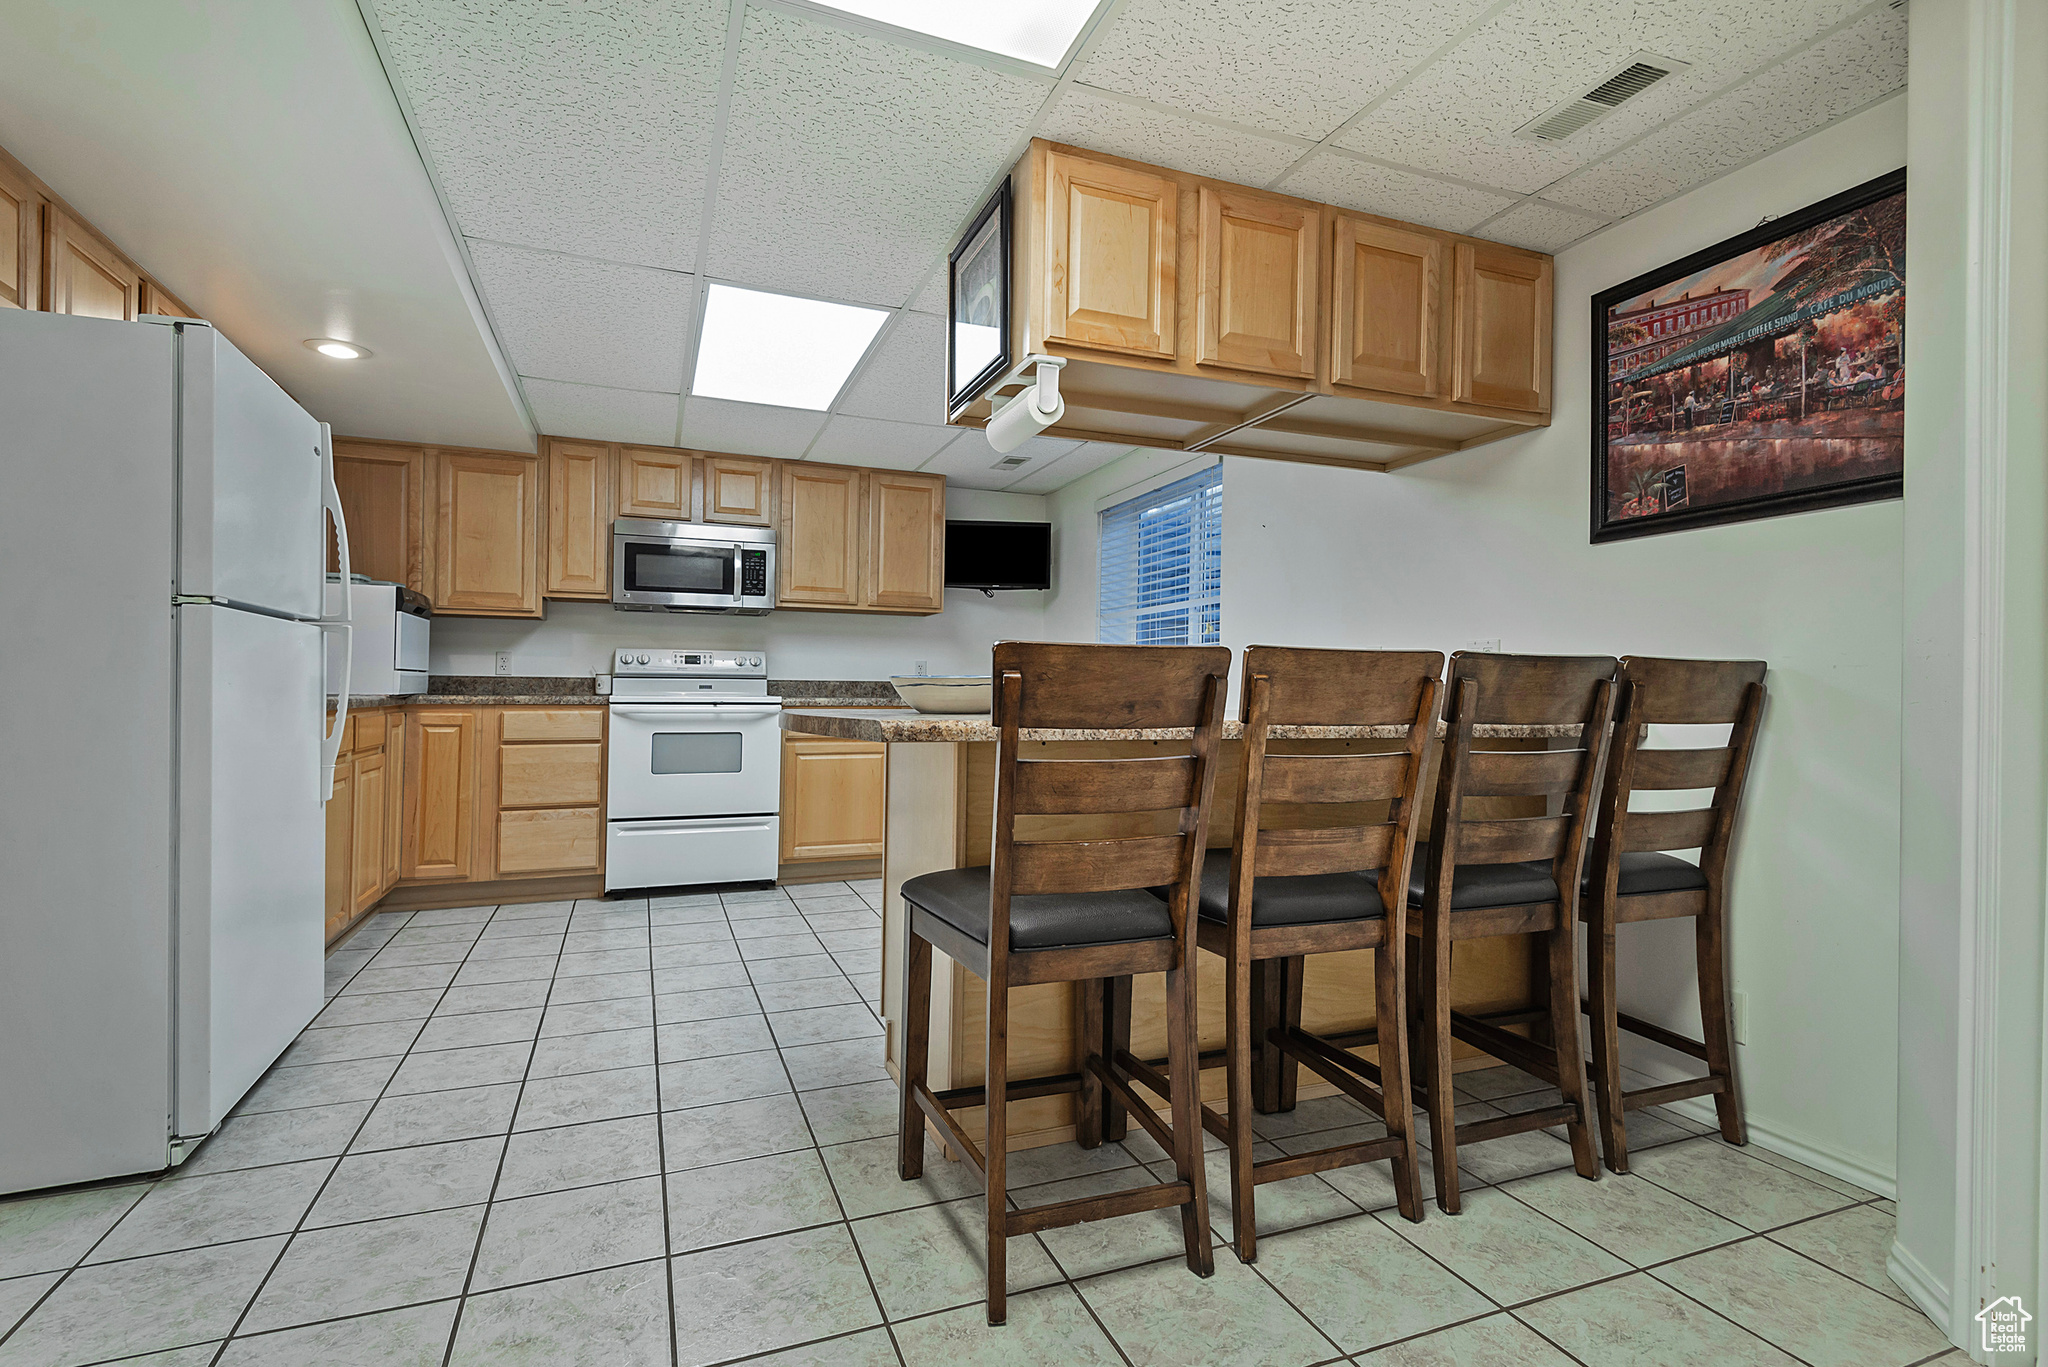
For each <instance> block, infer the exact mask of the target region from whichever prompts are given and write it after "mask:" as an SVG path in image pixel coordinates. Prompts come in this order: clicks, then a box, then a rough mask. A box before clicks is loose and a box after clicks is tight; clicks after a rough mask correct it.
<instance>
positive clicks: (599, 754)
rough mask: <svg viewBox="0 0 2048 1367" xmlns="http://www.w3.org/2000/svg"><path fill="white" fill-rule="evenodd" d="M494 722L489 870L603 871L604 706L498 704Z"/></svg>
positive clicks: (503, 873) (505, 873)
mask: <svg viewBox="0 0 2048 1367" xmlns="http://www.w3.org/2000/svg"><path fill="white" fill-rule="evenodd" d="M490 721H491V722H492V723H495V728H494V729H492V728H487V729H492V736H491V740H492V744H491V754H490V756H489V758H488V760H487V769H488V771H489V786H490V791H491V795H492V799H493V805H494V806H495V808H496V811H495V813H494V818H493V820H494V825H493V829H492V832H491V845H492V851H491V855H492V857H491V861H490V862H491V866H492V870H493V872H492V873H491V874H487V875H484V876H486V877H489V876H495V877H499V878H517V877H524V876H528V875H534V874H550V875H555V874H570V873H598V872H601V871H602V870H603V869H604V806H603V804H604V722H605V710H604V709H603V708H601V707H546V708H541V707H531V708H515V707H504V708H493V709H490Z"/></svg>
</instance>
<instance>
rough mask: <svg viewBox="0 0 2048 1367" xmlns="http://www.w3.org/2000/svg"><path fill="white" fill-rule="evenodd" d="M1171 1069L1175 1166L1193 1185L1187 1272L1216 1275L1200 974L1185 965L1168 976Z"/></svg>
mask: <svg viewBox="0 0 2048 1367" xmlns="http://www.w3.org/2000/svg"><path fill="white" fill-rule="evenodd" d="M1166 1013H1167V1014H1166V1067H1167V1079H1166V1082H1167V1090H1168V1092H1169V1093H1170V1094H1171V1095H1170V1096H1169V1098H1168V1100H1169V1102H1170V1103H1171V1105H1172V1108H1173V1149H1174V1152H1173V1166H1174V1169H1175V1170H1176V1171H1177V1172H1178V1174H1179V1175H1180V1177H1181V1179H1182V1180H1183V1181H1185V1182H1186V1183H1187V1184H1188V1200H1187V1202H1186V1203H1185V1204H1184V1205H1182V1206H1181V1208H1180V1231H1181V1238H1182V1239H1183V1240H1184V1241H1185V1242H1186V1244H1187V1257H1188V1267H1189V1268H1190V1269H1191V1270H1192V1271H1193V1272H1194V1273H1195V1275H1197V1276H1200V1277H1206V1276H1209V1275H1210V1274H1211V1273H1213V1272H1215V1270H1216V1254H1215V1250H1214V1248H1213V1247H1212V1246H1211V1240H1210V1238H1209V1189H1208V1179H1207V1177H1206V1175H1205V1171H1204V1169H1203V1166H1202V1115H1201V1106H1202V1101H1201V1098H1202V1061H1201V1051H1200V1049H1199V1048H1198V1047H1197V1045H1196V1043H1195V974H1194V970H1193V969H1192V968H1190V967H1188V966H1186V965H1184V964H1183V965H1179V966H1176V967H1174V968H1169V969H1168V970H1167V971H1166Z"/></svg>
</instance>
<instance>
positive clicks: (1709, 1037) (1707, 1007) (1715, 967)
mask: <svg viewBox="0 0 2048 1367" xmlns="http://www.w3.org/2000/svg"><path fill="white" fill-rule="evenodd" d="M1719 893H1720V890H1719V889H1716V890H1715V892H1714V894H1713V897H1712V900H1711V901H1710V902H1709V903H1708V906H1707V909H1706V911H1704V912H1703V913H1701V914H1700V915H1699V916H1696V917H1694V918H1693V949H1694V952H1695V954H1696V956H1697V958H1698V960H1699V976H1700V1024H1701V1026H1702V1027H1703V1028H1702V1030H1701V1034H1702V1035H1703V1036H1704V1038H1703V1040H1702V1042H1703V1043H1704V1044H1705V1045H1706V1046H1707V1073H1708V1075H1709V1076H1711V1077H1718V1078H1722V1079H1725V1084H1726V1085H1725V1089H1724V1090H1722V1091H1719V1092H1716V1093H1714V1114H1715V1116H1716V1117H1717V1118H1718V1119H1719V1120H1720V1122H1721V1137H1722V1138H1723V1139H1725V1140H1727V1141H1728V1142H1729V1143H1730V1144H1747V1143H1748V1142H1749V1127H1748V1126H1747V1125H1745V1124H1744V1123H1743V1121H1742V1099H1741V1097H1739V1096H1738V1095H1736V1091H1735V1049H1734V1043H1733V1040H1732V1038H1731V1037H1732V1036H1733V1034H1734V1032H1733V1031H1732V1030H1730V1029H1729V1028H1728V950H1727V944H1726V941H1725V938H1724V936H1723V934H1722V921H1721V905H1720V895H1719Z"/></svg>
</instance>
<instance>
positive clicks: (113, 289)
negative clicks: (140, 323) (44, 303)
mask: <svg viewBox="0 0 2048 1367" xmlns="http://www.w3.org/2000/svg"><path fill="white" fill-rule="evenodd" d="M48 218H49V228H48V235H49V240H48V248H49V251H48V259H49V263H50V278H49V280H48V282H47V285H46V289H47V291H48V298H49V309H50V312H52V313H73V314H80V315H83V316H84V317H87V318H120V319H126V320H127V321H129V322H133V321H134V320H135V316H136V313H137V312H138V306H139V305H140V304H141V302H142V274H141V272H139V271H137V270H136V269H135V267H134V266H133V265H132V264H130V263H129V261H128V260H127V258H126V257H124V256H122V255H121V254H120V253H119V252H117V251H115V250H114V249H113V247H112V246H111V245H110V244H109V243H108V242H107V241H106V239H104V238H102V237H101V236H100V235H99V234H98V233H95V232H94V231H93V230H92V229H90V228H88V227H86V226H85V225H84V224H83V223H80V222H79V221H78V220H77V219H75V218H73V217H71V215H69V214H67V213H65V212H64V211H63V210H62V209H60V208H58V207H57V206H56V205H54V204H53V205H51V206H50V209H49V214H48Z"/></svg>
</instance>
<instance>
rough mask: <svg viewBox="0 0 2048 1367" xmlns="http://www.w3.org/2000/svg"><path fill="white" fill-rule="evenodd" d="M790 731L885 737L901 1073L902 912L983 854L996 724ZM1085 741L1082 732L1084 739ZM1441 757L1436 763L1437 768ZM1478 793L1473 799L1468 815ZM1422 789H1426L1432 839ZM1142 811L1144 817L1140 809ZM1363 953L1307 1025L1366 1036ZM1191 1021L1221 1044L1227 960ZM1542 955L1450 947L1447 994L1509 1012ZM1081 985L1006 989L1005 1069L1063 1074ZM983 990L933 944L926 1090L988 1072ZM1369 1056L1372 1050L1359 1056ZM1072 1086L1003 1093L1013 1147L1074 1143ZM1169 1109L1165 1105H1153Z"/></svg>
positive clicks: (1230, 802)
mask: <svg viewBox="0 0 2048 1367" xmlns="http://www.w3.org/2000/svg"><path fill="white" fill-rule="evenodd" d="M782 726H783V729H784V730H786V731H793V732H797V733H800V734H804V735H815V736H830V737H835V738H838V739H841V740H860V741H869V742H879V743H881V744H883V745H885V746H886V747H887V751H886V755H887V758H886V765H887V785H888V800H887V801H888V813H887V821H886V823H885V831H884V837H883V851H882V886H883V892H884V902H883V911H882V988H881V990H882V999H881V1002H880V1003H879V1009H880V1011H881V1014H882V1019H883V1024H884V1026H885V1028H886V1030H887V1049H888V1067H889V1071H890V1072H891V1074H893V1075H896V1076H899V1077H900V1076H901V1073H900V1067H901V1064H902V1049H903V1044H902V1037H901V1022H902V1020H903V1018H904V1016H903V954H904V919H903V918H904V916H905V910H904V905H903V884H904V882H905V881H906V880H908V879H911V878H915V877H917V876H918V875H920V874H925V873H931V872H934V871H936V870H939V869H951V868H969V867H973V866H976V865H981V864H986V863H988V862H989V852H990V841H991V834H992V822H993V819H994V800H995V766H996V734H997V733H996V729H995V726H994V725H993V724H992V722H991V721H990V719H989V717H988V716H987V715H986V714H978V715H972V714H970V715H944V714H926V713H920V712H915V711H912V710H911V709H909V708H876V707H863V708H790V709H786V710H785V711H784V712H783V714H782ZM1569 730H1570V729H1567V730H1566V731H1560V730H1559V728H1535V727H1482V728H1479V730H1478V732H1477V734H1479V735H1480V736H1482V737H1483V738H1485V739H1487V740H1488V741H1489V743H1490V744H1493V745H1496V746H1498V747H1500V748H1525V747H1526V748H1532V749H1542V748H1545V747H1548V746H1551V745H1553V744H1555V745H1571V744H1575V743H1576V742H1575V739H1573V737H1572V736H1571V735H1570V734H1569ZM1242 735H1243V726H1242V724H1241V723H1238V722H1236V721H1230V722H1226V723H1225V724H1224V731H1223V745H1222V749H1221V762H1220V764H1219V766H1218V769H1217V777H1216V791H1215V799H1214V806H1213V808H1212V810H1211V813H1210V817H1209V848H1210V850H1211V851H1212V853H1211V855H1210V857H1211V858H1224V859H1227V858H1229V848H1230V843H1231V832H1232V829H1233V826H1234V823H1235V818H1236V809H1237V785H1238V765H1239V763H1240V760H1241V757H1242V754H1243V746H1242V740H1241V738H1242ZM1401 735H1402V732H1401V728H1398V727H1373V728H1368V727H1275V728H1273V731H1272V743H1271V747H1270V748H1271V749H1273V750H1274V751H1276V752H1277V751H1281V750H1283V749H1291V750H1294V751H1296V752H1318V753H1343V752H1348V751H1367V752H1371V751H1388V750H1395V749H1399V748H1400V746H1401ZM1084 737H1085V739H1084ZM1184 737H1185V733H1176V732H1149V731H1113V732H1065V731H1026V732H1024V738H1023V745H1024V750H1025V754H1026V757H1028V758H1037V759H1045V758H1058V757H1060V756H1061V755H1063V754H1065V755H1073V754H1075V753H1077V751H1079V750H1081V749H1082V748H1083V747H1086V748H1088V750H1089V751H1090V752H1092V753H1096V754H1100V753H1101V750H1100V749H1097V748H1095V747H1101V746H1116V747H1118V748H1119V750H1120V751H1121V752H1122V753H1147V752H1149V751H1151V750H1154V749H1161V748H1169V749H1170V748H1171V747H1172V746H1173V744H1174V742H1175V741H1177V740H1180V739H1184ZM1433 762H1434V761H1433V760H1432V763H1433ZM1486 801H1487V803H1488V804H1489V807H1490V810H1489V811H1488V813H1487V814H1488V815H1493V816H1501V817H1507V816H1540V815H1543V814H1544V813H1543V809H1542V807H1541V805H1540V803H1539V804H1538V805H1534V806H1532V805H1531V803H1530V800H1529V799H1520V798H1501V799H1489V800H1486ZM1478 805H1479V803H1477V802H1475V803H1474V809H1475V811H1476V808H1477V807H1478ZM1427 816H1428V794H1427V792H1426V791H1425V794H1424V796H1423V799H1422V823H1423V827H1424V834H1425V836H1426V834H1427ZM1137 819H1139V820H1142V819H1143V818H1142V817H1139V818H1137ZM1030 820H1031V821H1032V822H1034V823H1035V826H1034V829H1032V830H1030V831H1028V832H1025V833H1026V834H1028V835H1030V836H1031V837H1032V838H1060V839H1076V838H1081V837H1083V836H1085V835H1088V834H1091V833H1099V832H1101V831H1103V830H1104V829H1105V823H1108V822H1111V821H1118V822H1129V821H1130V820H1132V818H1130V817H1122V818H1117V817H1100V816H1098V817H1087V816H1077V817H1037V818H1030ZM1372 952H1373V951H1371V950H1354V951H1350V952H1347V953H1343V954H1326V955H1319V956H1316V957H1313V958H1311V959H1310V960H1309V962H1308V967H1307V973H1306V978H1305V984H1304V991H1303V1009H1302V1023H1303V1025H1304V1027H1305V1028H1307V1029H1308V1030H1311V1031H1313V1032H1315V1033H1318V1034H1322V1035H1326V1036H1343V1035H1345V1034H1348V1033H1353V1032H1357V1031H1362V1030H1364V1029H1366V1028H1367V1027H1369V1026H1371V1025H1372V1024H1373V1023H1374V1004H1373V976H1372V959H1371V956H1372ZM1198 959H1199V965H1198V970H1197V971H1198V973H1199V978H1198V983H1199V987H1198V992H1199V1016H1198V1029H1199V1032H1200V1037H1201V1047H1202V1048H1203V1049H1204V1050H1210V1049H1219V1048H1221V1047H1222V1044H1223V1008H1224V994H1223V961H1222V960H1221V959H1220V958H1218V957H1217V956H1215V955H1213V954H1208V953H1201V954H1199V955H1198ZM1541 969H1542V964H1541V962H1540V960H1539V959H1538V958H1537V957H1536V956H1535V955H1534V954H1533V953H1532V940H1531V938H1530V937H1527V936H1513V937H1504V938H1501V939H1492V940H1482V941H1474V942H1471V943H1467V944H1461V945H1460V946H1459V947H1458V958H1457V976H1456V981H1455V988H1454V994H1453V1000H1454V1004H1455V1005H1456V1007H1457V1009H1458V1010H1460V1011H1465V1012H1495V1011H1512V1010H1519V1009H1523V1008H1526V1007H1530V1006H1533V1005H1534V1004H1535V1003H1537V1002H1538V1001H1540V1000H1542V993H1543V991H1544V990H1545V989H1543V987H1542V986H1541ZM1074 991H1075V989H1074V985H1073V984H1071V983H1044V984H1038V985H1034V986H1030V987H1022V988H1017V989H1015V990H1014V991H1013V992H1012V994H1011V998H1010V1075H1011V1077H1013V1078H1027V1077H1034V1076H1039V1075H1043V1074H1052V1073H1063V1072H1067V1071H1070V1070H1071V1069H1073V1068H1074V1067H1075V1066H1076V1064H1077V1062H1078V1060H1079V1054H1078V1053H1077V1052H1076V1033H1075V998H1074ZM983 1010H984V989H983V987H982V983H981V980H980V979H979V978H978V977H976V976H975V975H974V974H972V973H970V972H969V971H968V970H967V969H966V968H965V967H963V966H961V965H960V964H958V963H955V962H953V961H952V960H951V959H949V958H947V956H946V955H945V954H944V953H942V952H940V951H938V950H936V949H935V950H933V952H932V1007H931V1062H930V1079H931V1085H932V1087H933V1089H934V1090H944V1089H945V1088H948V1087H970V1086H974V1085H976V1084H978V1083H979V1082H980V1081H981V1080H982V1066H983V1047H984V1027H983ZM1131 1019H1132V1025H1131V1047H1132V1051H1133V1052H1134V1053H1136V1054H1137V1055H1138V1056H1139V1057H1140V1058H1158V1057H1160V1056H1162V1055H1164V1053H1165V1052H1166V1031H1165V989H1164V979H1163V977H1162V976H1161V975H1157V974H1155V975H1152V976H1150V977H1149V978H1139V979H1138V980H1137V981H1136V982H1135V983H1134V984H1133V988H1132V1004H1131ZM1459 1049H1460V1055H1461V1057H1469V1058H1470V1059H1471V1060H1472V1062H1473V1063H1474V1064H1475V1065H1476V1066H1486V1065H1488V1064H1490V1063H1491V1062H1492V1060H1489V1059H1486V1058H1485V1057H1484V1056H1483V1055H1480V1054H1479V1053H1478V1052H1477V1051H1476V1050H1472V1049H1470V1048H1468V1047H1466V1046H1462V1045H1461V1046H1460V1047H1459ZM1357 1052H1358V1054H1359V1056H1360V1057H1362V1058H1368V1059H1370V1058H1373V1057H1374V1053H1375V1050H1374V1047H1373V1046H1371V1045H1366V1046H1364V1047H1362V1048H1360V1049H1358V1050H1357ZM1202 1081H1203V1087H1202V1095H1203V1098H1204V1100H1208V1101H1218V1102H1220V1101H1221V1099H1222V1096H1223V1090H1224V1072H1223V1069H1222V1068H1220V1067H1218V1068H1213V1069H1210V1070H1209V1071H1207V1072H1205V1073H1204V1075H1203V1079H1202ZM1335 1090H1336V1089H1335V1088H1334V1087H1332V1086H1330V1085H1329V1084H1328V1083H1325V1082H1323V1081H1321V1080H1320V1079H1319V1078H1317V1077H1316V1076H1315V1075H1314V1074H1312V1073H1308V1072H1306V1071H1304V1072H1303V1073H1302V1075H1301V1082H1300V1092H1299V1095H1300V1096H1301V1097H1302V1098H1303V1099H1307V1098H1310V1097H1315V1096H1321V1095H1325V1094H1328V1093H1331V1092H1334V1091H1335ZM1072 1105H1073V1100H1072V1098H1071V1097H1069V1096H1065V1095H1058V1096H1049V1097H1035V1098H1032V1099H1030V1100H1024V1101H1015V1102H1012V1103H1010V1130H1009V1134H1010V1139H1009V1147H1010V1148H1012V1149H1022V1148H1031V1147H1035V1146H1037V1145H1042V1144H1052V1143H1059V1142H1062V1141H1064V1140H1067V1139H1071V1138H1072V1137H1073V1133H1074V1129H1073V1120H1072V1113H1071V1108H1072ZM1162 1106H1163V1103H1162ZM959 1114H960V1117H961V1123H962V1124H963V1125H965V1126H966V1127H967V1129H968V1132H969V1133H977V1132H978V1131H979V1127H980V1125H981V1123H982V1122H981V1119H980V1115H979V1112H977V1111H963V1112H960V1113H959Z"/></svg>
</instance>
